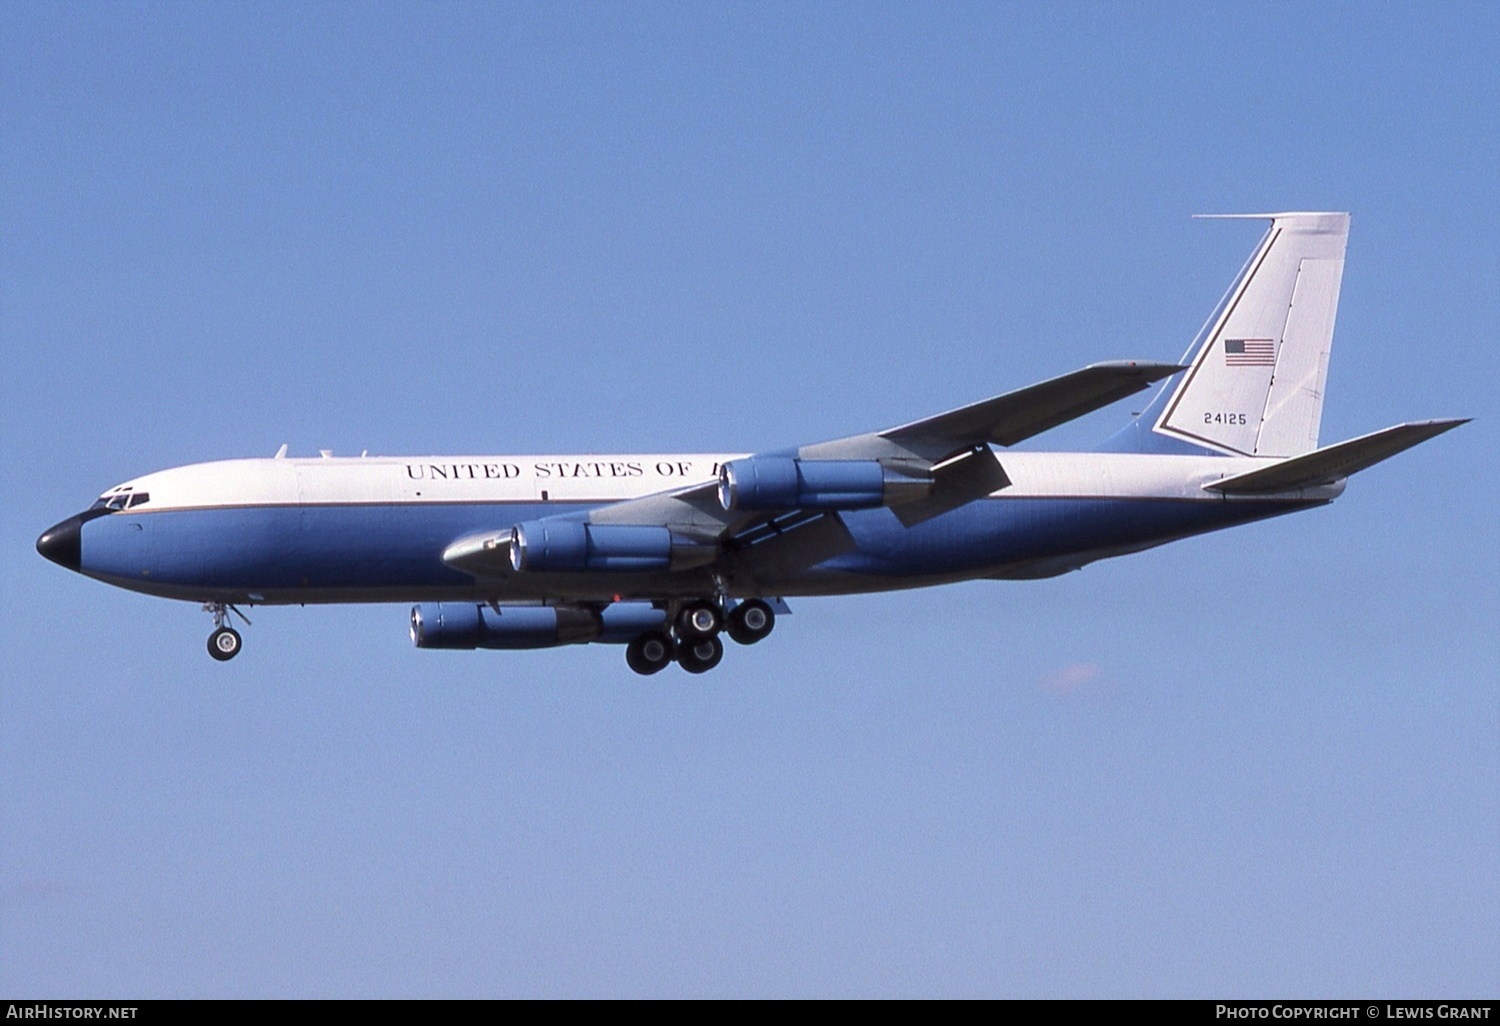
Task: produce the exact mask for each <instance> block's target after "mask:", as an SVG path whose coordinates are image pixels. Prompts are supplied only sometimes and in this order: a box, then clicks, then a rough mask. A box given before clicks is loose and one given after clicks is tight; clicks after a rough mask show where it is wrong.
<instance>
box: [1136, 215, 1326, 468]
mask: <svg viewBox="0 0 1500 1026" xmlns="http://www.w3.org/2000/svg"><path fill="white" fill-rule="evenodd" d="M1231 216H1254V217H1266V218H1269V219H1270V221H1271V227H1270V229H1269V230H1268V231H1267V232H1266V235H1265V237H1264V238H1263V239H1261V242H1260V245H1259V246H1258V247H1257V249H1256V251H1255V253H1254V254H1253V255H1252V256H1251V258H1250V262H1249V263H1248V264H1247V265H1246V267H1245V270H1244V272H1243V273H1242V275H1241V277H1240V279H1239V281H1238V282H1236V284H1235V286H1234V288H1232V289H1231V291H1230V293H1229V295H1227V296H1226V297H1225V301H1224V302H1223V303H1222V304H1221V305H1220V307H1219V309H1218V311H1216V313H1215V315H1214V317H1213V318H1212V319H1211V320H1210V322H1209V324H1208V325H1206V326H1205V332H1204V335H1203V336H1202V341H1201V344H1199V346H1198V350H1197V352H1196V353H1193V354H1190V369H1189V370H1188V372H1187V373H1186V374H1184V375H1183V376H1182V380H1181V381H1179V382H1178V383H1177V384H1176V386H1175V388H1174V389H1173V391H1171V393H1170V397H1169V398H1168V399H1167V401H1166V402H1165V404H1164V405H1163V406H1162V407H1161V408H1160V409H1159V410H1153V411H1151V412H1153V413H1156V414H1157V417H1156V420H1155V423H1154V424H1153V425H1152V430H1153V431H1154V432H1156V433H1157V434H1159V435H1166V436H1171V437H1174V438H1177V439H1180V440H1182V441H1185V442H1188V443H1191V444H1193V445H1197V446H1203V447H1206V448H1209V449H1212V450H1216V451H1219V452H1230V453H1237V454H1240V455H1244V456H1296V455H1299V454H1301V453H1304V452H1310V451H1312V450H1313V449H1316V448H1317V447H1318V427H1319V425H1320V423H1321V422H1322V419H1323V383H1324V379H1325V377H1326V375H1327V373H1328V354H1329V352H1330V350H1331V349H1332V346H1333V321H1334V315H1335V313H1336V312H1337V310H1338V303H1339V283H1340V282H1341V281H1342V280H1343V275H1344V245H1345V243H1346V241H1347V240H1348V237H1349V215H1348V214H1256V215H1231ZM1153 405H1155V404H1153Z"/></svg>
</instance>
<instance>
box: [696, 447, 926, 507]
mask: <svg viewBox="0 0 1500 1026" xmlns="http://www.w3.org/2000/svg"><path fill="white" fill-rule="evenodd" d="M931 492H932V477H931V475H930V474H928V473H926V472H925V471H924V472H918V473H908V472H906V471H905V470H903V469H900V468H897V467H892V466H886V465H884V464H882V463H881V462H880V461H878V460H799V459H794V458H792V457H790V456H756V457H752V458H750V459H745V460H731V461H729V462H728V463H726V464H724V465H723V466H722V467H720V468H719V503H720V504H721V505H722V506H723V507H724V509H725V510H729V511H734V510H743V511H746V512H755V511H759V510H778V509H828V510H846V509H873V508H874V507H877V506H899V505H901V504H902V503H906V502H913V501H915V500H917V499H921V498H925V497H926V496H927V495H928V494H930V493H931Z"/></svg>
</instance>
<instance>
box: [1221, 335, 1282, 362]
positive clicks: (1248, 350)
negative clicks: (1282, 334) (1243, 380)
mask: <svg viewBox="0 0 1500 1026" xmlns="http://www.w3.org/2000/svg"><path fill="white" fill-rule="evenodd" d="M1224 363H1225V365H1226V366H1229V367H1274V366H1276V340H1275V339H1274V338H1226V339H1225V340H1224Z"/></svg>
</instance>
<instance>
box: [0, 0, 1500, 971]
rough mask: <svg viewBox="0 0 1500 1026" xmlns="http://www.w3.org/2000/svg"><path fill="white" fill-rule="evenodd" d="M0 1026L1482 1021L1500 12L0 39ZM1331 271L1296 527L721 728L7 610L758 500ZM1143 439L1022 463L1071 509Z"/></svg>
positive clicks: (730, 665) (537, 15) (149, 618)
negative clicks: (554, 457)
mask: <svg viewBox="0 0 1500 1026" xmlns="http://www.w3.org/2000/svg"><path fill="white" fill-rule="evenodd" d="M0 46H3V50H4V52H5V53H6V55H7V57H6V60H5V61H4V62H0V224H3V230H0V346H3V361H4V362H3V376H0V388H3V390H4V391H3V403H0V432H3V441H4V446H5V452H6V454H7V458H6V459H5V461H4V464H3V468H4V469H3V479H0V480H3V483H4V487H5V492H6V494H7V496H8V497H9V500H10V501H9V502H7V503H6V504H5V506H4V510H3V512H0V528H3V531H4V545H3V546H0V581H3V585H0V613H3V617H0V652H3V659H4V668H5V672H4V675H3V679H0V992H6V993H11V994H22V993H24V994H26V995H28V996H29V995H39V996H77V995H81V994H87V995H120V996H127V995H128V996H189V995H211V996H238V995H247V996H261V995H266V996H281V995H288V996H298V995H327V996H341V995H355V996H367V995H368V996H385V995H393V996H419V995H434V996H436V995H455V996H466V995H476V996H483V995H496V996H508V995H1001V996H1006V995H1009V996H1029V995H1059V996H1062V995H1076V996H1110V995H1128V996H1135V995H1152V996H1156V995H1204V996H1212V995H1226V994H1232V995H1236V996H1254V995H1287V994H1301V995H1346V996H1348V995H1359V994H1364V995H1374V994H1379V995H1384V996H1406V995H1413V996H1443V995H1452V996H1478V995H1493V994H1494V993H1495V992H1496V989H1497V985H1500V955H1497V952H1500V877H1497V875H1496V872H1495V866H1496V865H1497V864H1500V699H1497V689H1500V642H1497V640H1496V637H1497V630H1496V626H1497V623H1500V615H1497V614H1500V586H1497V584H1496V581H1497V579H1500V578H1497V571H1500V558H1497V556H1500V545H1497V541H1500V539H1497V529H1496V518H1495V514H1494V510H1495V508H1496V500H1497V499H1500V494H1497V486H1496V483H1495V478H1494V475H1493V474H1490V473H1488V472H1487V471H1486V469H1485V468H1486V467H1487V466H1488V464H1489V462H1490V461H1491V459H1492V458H1493V453H1494V452H1495V451H1496V448H1497V445H1500V437H1497V435H1496V427H1495V419H1496V418H1495V417H1494V413H1495V407H1496V404H1495V401H1494V388H1495V383H1496V381H1497V380H1500V359H1497V355H1496V354H1497V348H1500V347H1497V345H1496V330H1495V325H1496V323H1497V321H1500V243H1497V238H1500V234H1497V233H1500V224H1497V221H1500V124H1497V121H1500V113H1497V112H1500V74H1497V72H1496V70H1495V64H1494V53H1495V52H1496V50H1497V49H1500V14H1497V9H1496V8H1495V7H1494V5H1486V4H1477V3H1476V4H1445V5H1437V6H1428V7H1424V8H1421V9H1416V8H1410V9H1408V8H1407V7H1403V6H1399V5H1398V6H1382V5H1368V4H1347V5H1339V4H1315V5H1281V4H1242V5H1233V6H1231V5H1225V4H1220V5H1180V6H1179V5H1161V4H1152V5H1102V4H1101V5H1093V4H1086V5H1085V4H1071V5H1062V4H1007V5H968V4H948V5H942V6H937V5H911V6H891V5H869V4H859V5H833V4H818V5H755V6H744V5H738V6H737V5H689V6H678V5H598V4H578V5H572V6H568V7H560V6H557V5H543V6H537V5H523V6H509V5H501V4H486V5H477V6H476V5H466V4H445V5H437V4H426V5H391V4H386V5H376V4H365V5H324V4H299V5H283V6H272V5H261V4H170V5H168V4H133V5H125V4H117V5H98V4H84V5H76V4H65V3H48V4H41V3H33V4H10V5H6V6H5V7H4V9H3V10H0ZM1282 209H1337V210H1350V211H1352V212H1353V214H1354V219H1353V228H1352V232H1351V237H1350V245H1349V255H1348V263H1347V268H1346V274H1345V278H1344V286H1343V293H1342V302H1341V306H1340V310H1339V320H1338V329H1337V332H1336V335H1335V347H1334V354H1333V361H1332V366H1331V370H1330V373H1329V386H1328V399H1327V404H1326V407H1325V416H1324V421H1323V437H1324V439H1325V440H1327V441H1332V440H1337V439H1341V438H1346V437H1350V436H1353V435H1356V434H1360V433H1363V432H1365V431H1370V430H1374V429H1376V428H1379V427H1383V426H1386V425H1387V424H1391V423H1395V422H1398V421H1402V420H1412V419H1421V418H1425V417H1434V416H1473V417H1476V418H1477V419H1476V421H1475V422H1474V423H1473V424H1470V425H1468V426H1466V427H1464V428H1462V429H1461V430H1459V431H1457V432H1454V433H1453V434H1450V435H1446V436H1444V437H1442V438H1441V439H1439V440H1437V441H1434V442H1431V443H1429V444H1428V445H1426V446H1423V447H1421V448H1419V449H1417V450H1414V451H1412V452H1410V453H1407V454H1404V455H1403V456H1401V457H1398V458H1397V459H1395V460H1393V461H1391V462H1389V463H1387V464H1383V465H1382V466H1380V467H1378V468H1376V469H1373V470H1371V471H1368V472H1367V473H1365V474H1362V475H1360V476H1359V477H1358V478H1357V479H1356V480H1355V481H1354V482H1353V483H1352V484H1351V487H1350V488H1349V490H1348V492H1347V493H1346V495H1345V497H1344V498H1343V499H1341V500H1340V501H1339V502H1338V503H1336V504H1335V505H1333V506H1332V507H1330V508H1327V509H1323V510H1319V511H1315V512H1311V513H1306V514H1303V515H1300V516H1296V517H1289V518H1285V519H1282V520H1279V521H1275V522H1270V523H1265V524H1260V525H1254V526H1250V527H1247V528H1241V529H1239V530H1236V531H1231V532H1226V533H1222V534H1219V535H1215V536H1211V537H1207V538H1201V539H1195V540H1190V541H1187V542H1183V543H1179V544H1177V545H1174V546H1169V547H1167V548H1163V549H1160V550H1157V551H1154V552H1150V553H1146V554H1141V555H1137V556H1133V557H1128V558H1125V559H1122V560H1116V561H1113V562H1110V563H1105V564H1099V565H1095V566H1093V567H1090V568H1088V569H1086V570H1084V571H1083V572H1081V573H1077V574H1072V575H1068V576H1066V577H1064V578H1060V579H1056V580H1051V581H1042V582H1033V583H1016V584H1008V583H988V584H973V585H963V586H956V587H949V588H943V589H936V590H931V591H923V592H914V593H907V594H900V595H887V596H877V597H860V598H848V599H828V600H807V601H802V602H799V603H796V604H795V605H794V608H795V610H796V612H795V615H794V616H792V617H791V618H790V619H787V620H784V621H783V622H782V623H781V624H780V625H779V626H778V629H777V633H776V635H775V636H774V638H773V639H771V640H770V641H769V642H767V643H766V644H763V645H760V646H757V647H756V648H754V649H740V650H735V651H732V652H730V653H729V657H728V658H726V660H725V662H724V664H723V666H721V667H720V668H719V669H718V670H717V671H715V672H714V673H713V674H711V675H709V676H707V677H705V678H689V677H687V676H686V675H683V674H681V673H677V672H675V671H671V672H668V673H664V674H661V675H659V676H657V677H653V678H650V679H649V680H642V679H640V678H636V677H635V676H634V675H632V674H629V673H628V671H626V669H625V667H624V665H623V660H622V659H621V657H620V655H621V654H620V652H619V650H618V649H614V648H605V647H600V646H589V647H582V648H573V649H563V650H557V651H552V652H539V653H510V654H506V653H482V652H481V653H442V652H421V651H416V650H414V649H413V648H412V647H411V645H410V642H409V641H408V639H407V637H406V628H405V613H406V611H405V609H404V608H394V607H383V606H371V607H363V608H361V607H338V608H321V609H261V610H258V611H257V612H256V614H254V617H253V618H254V620H255V625H254V627H253V628H252V629H251V630H249V631H248V632H247V645H246V651H245V653H244V655H242V656H241V657H240V658H239V659H237V660H236V661H235V662H233V663H230V664H225V665H218V664H215V663H213V662H212V661H210V660H209V659H208V657H207V655H206V653H205V652H204V651H203V639H204V637H205V636H206V635H207V633H208V629H209V623H208V618H207V617H206V616H205V615H203V614H200V613H199V612H198V611H197V610H196V609H194V608H192V607H190V606H188V605H184V604H175V603H169V602H165V601H161V600H156V599H150V598H145V597H141V596H136V595H130V594H125V593H121V592H117V591H114V590H111V589H108V588H105V587H103V586H101V585H98V584H96V583H94V582H91V581H88V580H85V579H82V578H79V577H77V576H74V575H71V574H67V573H65V572H63V571H62V570H60V569H59V568H57V567H55V566H53V565H51V564H48V563H46V562H45V561H43V560H42V559H40V558H39V557H38V556H37V555H36V553H35V552H34V551H33V548H32V545H33V542H34V540H35V537H36V535H37V534H38V533H39V532H40V531H41V530H43V529H44V528H45V527H47V526H48V525H50V524H52V523H54V522H55V521H57V520H60V519H62V518H63V517H65V516H67V515H68V514H70V513H72V512H75V511H77V510H78V509H80V508H82V507H83V506H85V505H87V504H88V503H89V502H90V501H91V500H92V498H93V497H94V496H95V495H97V494H98V493H99V492H100V491H102V490H103V489H104V488H106V487H108V486H110V485H112V484H114V483H117V482H119V481H122V480H125V479H127V478H129V477H131V476H134V475H136V474H139V473H143V472H146V471H150V470H154V469H159V468H162V467H166V466H172V465H177V464H183V463H191V462H195V461H199V460H207V459H217V458H224V457H230V456H243V455H270V454H271V453H273V452H274V451H275V449H276V448H277V447H278V446H279V445H280V444H282V443H283V442H286V443H289V444H290V446H291V449H292V452H293V453H294V454H296V453H301V454H307V455H310V454H312V453H313V452H315V451H316V450H317V449H319V448H331V449H333V450H334V451H336V452H339V453H349V454H352V453H357V452H359V451H360V450H363V449H369V450H370V451H371V452H375V453H428V452H436V453H441V452H463V453H474V452H496V453H504V452H570V451H642V450H646V451H650V450H656V449H661V450H674V451H680V450H694V449H705V450H753V449H766V448H774V447H779V446H783V445H789V444H794V443H797V442H805V441H811V440H816V439H821V438H827V437H837V436H840V435H845V434H850V433H854V432H858V431H863V430H870V429H874V428H878V427H883V426H887V425H890V424H895V423H900V422H903V421H906V420H910V419H913V418H915V417H919V416H922V415H924V414H927V413H931V412H935V411H937V410H940V409H945V408H948V407H950V406H953V405H956V404H958V403H961V402H965V401H969V400H973V399H978V398H982V397H984V396H987V395H990V394H994V393H996V392H1000V391H1004V390H1006V389H1009V388H1012V387H1018V386H1021V385H1024V384H1028V383H1030V382H1032V381H1035V380H1038V379H1040V378H1043V377H1047V376H1051V375H1053V374H1057V373H1062V372H1064V371H1067V370H1070V369H1073V368H1075V367H1078V366H1082V365H1083V364H1086V363H1089V362H1091V361H1095V360H1101V359H1113V358H1124V357H1141V358H1147V359H1174V358H1176V357H1177V356H1179V355H1180V354H1181V352H1182V350H1183V349H1184V348H1185V347H1186V345H1187V343H1188V341H1189V340H1190V339H1191V338H1192V336H1193V334H1194V333H1195V331H1196V330H1197V328H1198V325H1199V324H1200V322H1201V321H1202V319H1203V317H1204V316H1205V315H1206V314H1207V313H1208V311H1209V309H1210V308H1211V307H1212V305H1213V303H1214V302H1215V300H1216V299H1217V298H1218V296H1219V294H1220V292H1221V291H1222V290H1223V288H1224V286H1225V285H1226V284H1227V283H1228V281H1229V279H1230V278H1231V277H1232V276H1233V274H1234V272H1235V271H1236V270H1238V268H1239V266H1240V263H1241V262H1242V260H1243V258H1244V256H1245V255H1246V254H1247V253H1248V252H1249V250H1250V248H1251V247H1252V246H1253V245H1254V243H1255V241H1256V239H1257V238H1258V233H1259V230H1260V227H1259V226H1258V225H1254V224H1247V223H1240V222H1195V221H1193V220H1191V219H1190V217H1189V215H1191V214H1194V213H1201V212H1221V211H1264V210H1282ZM1138 408H1139V404H1138V403H1137V404H1134V405H1132V404H1131V403H1129V402H1127V403H1122V404H1121V405H1120V406H1118V407H1115V408H1111V409H1110V410H1107V411H1103V412H1101V413H1098V414H1095V415H1093V416H1091V417H1089V418H1086V419H1084V420H1082V421H1080V422H1077V423H1074V424H1070V425H1066V426H1064V427H1062V428H1059V429H1057V430H1056V431H1054V432H1051V433H1049V434H1048V435H1046V436H1043V437H1042V438H1039V439H1036V440H1034V441H1033V442H1032V443H1029V444H1028V447H1030V448H1050V447H1056V448H1070V447H1086V446H1088V445H1091V444H1093V443H1094V442H1095V441H1097V440H1098V439H1100V438H1102V437H1103V436H1104V435H1106V434H1107V433H1109V432H1110V431H1111V430H1113V428H1114V427H1115V426H1117V425H1118V424H1119V423H1121V422H1123V420H1124V418H1125V417H1126V416H1127V415H1128V413H1129V411H1130V410H1131V409H1138Z"/></svg>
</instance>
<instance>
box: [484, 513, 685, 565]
mask: <svg viewBox="0 0 1500 1026" xmlns="http://www.w3.org/2000/svg"><path fill="white" fill-rule="evenodd" d="M714 553H715V550H714V547H713V546H711V545H701V544H698V543H696V542H693V541H691V540H689V539H686V538H681V537H679V536H677V535H674V534H673V533H672V532H671V531H670V530H668V529H667V528H665V527H656V526H651V525H646V524H586V523H584V522H582V521H580V520H528V521H526V522H525V523H521V524H517V525H516V526H515V527H513V528H511V531H510V565H511V566H512V567H513V568H514V569H515V570H516V571H517V572H540V571H573V572H583V571H592V570H604V571H614V572H619V573H658V572H663V571H667V570H681V569H684V568H687V567H692V566H701V565H702V564H704V563H708V562H711V561H712V560H713V558H714Z"/></svg>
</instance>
